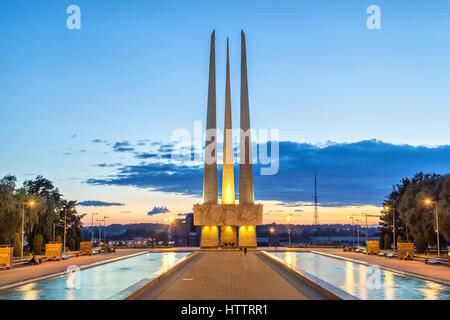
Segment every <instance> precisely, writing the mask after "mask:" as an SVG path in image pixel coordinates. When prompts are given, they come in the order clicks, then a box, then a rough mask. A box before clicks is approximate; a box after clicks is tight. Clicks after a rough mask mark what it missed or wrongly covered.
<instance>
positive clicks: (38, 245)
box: [33, 234, 44, 255]
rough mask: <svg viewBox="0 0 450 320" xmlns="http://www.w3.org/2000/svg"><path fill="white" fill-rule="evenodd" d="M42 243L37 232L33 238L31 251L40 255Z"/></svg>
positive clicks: (41, 238)
mask: <svg viewBox="0 0 450 320" xmlns="http://www.w3.org/2000/svg"><path fill="white" fill-rule="evenodd" d="M43 243H44V240H43V237H42V235H41V234H37V235H36V236H35V237H34V239H33V253H34V254H35V255H40V254H41V253H42V245H43Z"/></svg>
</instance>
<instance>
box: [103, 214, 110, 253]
mask: <svg viewBox="0 0 450 320" xmlns="http://www.w3.org/2000/svg"><path fill="white" fill-rule="evenodd" d="M108 218H109V217H106V216H104V217H103V238H104V239H105V241H104V242H105V246H106V219H108Z"/></svg>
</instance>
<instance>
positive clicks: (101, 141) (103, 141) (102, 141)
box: [91, 139, 106, 143]
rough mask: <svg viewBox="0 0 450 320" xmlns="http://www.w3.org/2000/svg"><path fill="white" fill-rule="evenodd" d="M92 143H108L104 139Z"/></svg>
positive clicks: (94, 140)
mask: <svg viewBox="0 0 450 320" xmlns="http://www.w3.org/2000/svg"><path fill="white" fill-rule="evenodd" d="M91 142H93V143H106V141H105V140H102V139H93V140H91Z"/></svg>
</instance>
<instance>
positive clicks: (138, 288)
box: [108, 251, 200, 300]
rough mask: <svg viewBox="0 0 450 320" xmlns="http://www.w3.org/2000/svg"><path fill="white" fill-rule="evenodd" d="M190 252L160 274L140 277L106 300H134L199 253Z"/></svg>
mask: <svg viewBox="0 0 450 320" xmlns="http://www.w3.org/2000/svg"><path fill="white" fill-rule="evenodd" d="M191 252H192V254H190V255H188V256H186V257H183V258H182V259H180V260H181V261H179V262H178V263H177V264H175V265H173V266H172V267H170V268H169V269H167V270H166V271H165V272H163V273H162V274H160V275H158V276H156V277H152V278H145V279H142V280H141V281H139V282H137V283H135V284H133V285H131V286H130V287H128V288H127V289H124V290H122V291H120V292H119V293H117V294H115V295H113V296H112V297H110V298H109V299H108V300H136V299H137V298H139V297H140V296H141V295H143V294H144V293H145V292H147V291H148V290H149V289H151V288H152V287H154V286H155V285H156V284H158V283H159V282H160V281H161V280H162V279H164V278H166V277H168V276H169V275H171V274H172V273H173V272H175V271H176V270H178V269H180V268H181V267H183V266H185V265H186V264H187V263H189V262H190V261H192V260H193V259H194V258H195V257H197V256H198V255H199V253H200V252H199V251H191ZM129 292H131V293H129Z"/></svg>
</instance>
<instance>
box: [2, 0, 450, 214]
mask: <svg viewBox="0 0 450 320" xmlns="http://www.w3.org/2000/svg"><path fill="white" fill-rule="evenodd" d="M71 4H76V5H78V6H80V8H81V30H68V29H67V28H66V19H67V17H68V14H66V8H67V6H69V5H71ZM371 4H376V5H379V6H380V8H381V24H382V29H381V30H373V31H370V30H368V29H367V28H366V19H367V14H366V8H367V7H368V6H369V5H371ZM449 9H450V3H449V2H448V1H438V0H435V1H432V2H431V1H362V0H359V1H325V0H324V1H312V0H311V1H276V2H275V1H227V2H218V1H136V0H133V1H127V2H125V1H118V0H117V1H113V0H108V1H106V0H103V1H101V0H98V1H78V0H72V1H62V0H60V1H20V0H19V1H11V0H5V1H2V2H1V3H0V28H1V29H2V32H1V33H0V41H1V43H2V50H0V63H1V68H2V72H1V73H0V86H1V88H2V90H1V91H0V105H1V107H0V118H1V119H2V120H3V121H2V126H1V127H0V134H1V136H2V139H1V140H0V148H1V149H2V150H3V152H2V157H0V174H1V175H5V174H8V173H12V174H15V175H17V177H18V178H19V180H24V179H29V178H33V177H34V176H35V175H37V174H42V175H44V176H46V177H48V178H50V179H52V180H54V181H55V183H56V185H58V186H59V187H60V189H61V191H62V192H63V193H64V194H65V195H66V196H67V197H70V198H73V199H77V200H79V201H103V202H105V203H119V204H124V206H110V205H108V206H104V207H86V208H85V209H86V210H94V209H95V210H97V209H99V208H102V210H109V211H105V212H108V213H109V212H111V215H112V216H113V217H114V218H113V219H116V221H123V222H125V221H127V222H128V221H129V220H133V219H135V220H136V221H144V220H145V219H162V218H163V217H164V214H177V213H179V212H189V211H191V210H192V203H194V202H196V201H197V202H198V201H199V200H198V188H199V187H200V188H201V181H202V177H201V170H200V171H198V170H197V171H195V170H194V169H192V168H191V169H192V171H191V174H190V175H188V176H184V174H185V171H183V168H180V167H174V168H173V170H175V172H176V175H175V176H173V177H178V178H180V179H179V181H180V182H181V184H182V185H181V186H180V185H178V184H177V183H176V182H173V184H172V185H168V186H167V185H166V184H167V182H166V180H163V181H159V180H158V179H156V178H155V177H153V178H152V177H150V178H149V177H148V176H146V174H147V173H148V170H149V166H150V167H151V168H152V170H154V168H155V165H156V166H157V168H158V163H157V164H155V163H154V162H152V163H151V164H149V163H148V162H144V163H142V161H146V160H148V159H142V158H138V156H137V154H136V153H133V152H132V151H135V152H138V153H144V152H148V150H149V149H151V144H152V143H161V144H166V143H168V142H169V141H170V135H171V132H172V131H173V130H174V129H176V128H186V129H188V130H193V123H194V121H198V120H203V121H204V120H205V117H206V95H207V77H208V59H209V36H210V33H211V31H212V30H213V29H215V30H216V59H217V106H218V109H217V112H218V119H217V120H218V125H219V127H221V126H222V124H223V116H222V115H223V105H224V103H223V102H224V91H225V90H224V85H225V83H224V82H225V74H224V72H225V54H226V52H225V48H226V37H230V54H231V81H232V88H231V89H232V107H233V123H234V124H235V125H236V124H238V123H239V112H238V111H239V68H240V61H239V59H240V56H239V54H240V39H239V35H240V30H241V29H244V30H245V32H246V36H247V58H248V72H249V90H250V110H251V123H252V126H253V127H254V128H256V129H259V128H269V129H270V128H277V129H280V138H281V140H283V141H285V144H282V146H284V147H287V146H291V148H293V150H294V151H293V150H291V149H290V148H284V149H283V148H282V149H281V150H280V152H284V153H281V154H280V156H281V158H282V160H281V162H280V174H279V175H278V176H276V177H272V178H273V179H274V180H267V179H269V178H268V177H257V176H256V177H255V192H256V196H257V197H258V195H259V197H260V199H259V200H261V201H268V202H267V206H266V207H267V208H271V210H274V211H277V210H285V209H284V208H285V206H284V205H283V204H281V205H280V204H279V203H280V202H282V203H285V202H287V203H291V202H296V201H297V202H298V201H300V202H307V201H308V199H309V198H310V196H311V193H312V192H311V190H310V188H311V181H312V180H311V179H309V177H311V176H312V174H313V173H312V172H311V171H312V170H313V167H316V166H319V165H318V163H317V161H318V160H320V162H321V167H320V166H319V168H318V170H319V173H321V179H320V182H321V183H322V188H323V189H321V192H323V197H322V201H323V205H324V208H323V211H324V215H325V216H324V220H325V219H326V214H327V212H329V215H330V216H333V217H335V216H336V217H338V216H339V214H337V213H336V214H334V213H333V212H331V211H330V210H332V209H330V208H332V206H336V208H342V206H347V207H350V206H356V207H357V206H361V205H364V206H373V205H377V204H378V205H379V203H380V202H381V200H382V197H383V195H384V194H385V193H386V192H389V188H390V186H391V185H392V184H395V183H397V182H398V181H399V180H400V178H401V177H402V176H404V175H411V174H413V173H414V172H417V171H420V170H426V171H436V172H438V173H448V172H449V165H448V160H447V159H448V149H447V148H448V147H445V146H446V145H448V144H449V141H450V130H449V129H448V119H449V115H450V111H449V110H450V109H449V107H450V105H449V104H450V90H448V88H449V87H450V76H449V74H450V59H449V57H450V41H448V38H449V35H450V20H449V19H448V12H449ZM94 139H99V140H102V141H105V142H93V141H92V140H94ZM373 139H377V140H376V141H375V140H373ZM143 140H145V143H144V144H141V145H140V146H136V145H138V144H139V141H141V142H142V141H143ZM328 141H332V142H334V143H337V145H335V146H334V147H333V144H332V143H329V142H328ZM380 141H382V142H380ZM124 142H128V143H129V144H131V145H132V146H133V148H135V149H136V150H126V149H127V148H130V147H129V146H126V145H120V144H121V143H124ZM116 143H119V145H117V146H116V148H113V147H114V145H115V144H116ZM318 145H319V146H321V148H320V149H316V148H319V147H318ZM324 145H325V146H327V147H325V148H323V146H324ZM292 146H293V147H292ZM361 146H362V147H361ZM418 146H427V147H436V146H441V147H436V148H435V149H433V148H431V149H430V148H422V147H418ZM355 147H358V148H357V150H362V152H363V154H358V155H357V156H355V155H356V153H355V152H356V151H355ZM359 147H361V148H359ZM119 148H125V149H123V150H122V152H121V151H120V149H119ZM333 148H334V149H333ZM283 150H284V151H283ZM295 150H300V151H298V153H296V152H295ZM301 150H303V151H304V150H313V152H312V153H308V155H310V156H311V158H307V159H305V162H301V161H295V159H297V157H302V158H301V159H303V155H302V154H301V152H302V151H301ZM320 150H321V151H320ZM333 150H339V152H341V153H342V156H340V157H339V158H338V161H341V163H345V168H342V166H339V165H337V162H336V161H337V160H336V158H335V156H334V155H332V154H329V153H327V151H329V152H331V151H333ZM155 152H156V153H159V154H162V153H163V152H162V151H161V150H158V148H156V149H155ZM373 152H378V153H377V155H378V156H377V157H373V156H372V155H373ZM283 154H284V155H285V161H283ZM287 159H289V160H287ZM355 159H359V162H357V164H359V166H357V170H356V171H352V170H348V169H347V168H348V167H350V168H353V166H354V165H355V162H354V160H355ZM102 164H103V166H102ZM166 165H167V164H165V163H163V162H161V163H159V170H160V171H158V170H156V173H157V174H158V176H159V177H164V168H163V167H164V166H166ZM283 165H285V167H283ZM136 166H142V168H143V169H142V170H144V178H143V179H144V182H145V183H144V184H142V183H134V184H123V183H122V184H120V183H111V181H115V182H118V181H119V180H120V179H119V178H121V176H120V175H121V172H122V171H121V170H125V169H127V168H128V169H130V168H133V169H136V168H135V167H136ZM287 168H292V170H295V172H296V173H298V174H299V175H298V176H296V175H289V174H287V173H286V169H287ZM374 168H379V170H375V169H374ZM152 172H153V171H152ZM333 172H338V174H339V177H340V178H339V179H341V180H339V181H341V183H343V184H345V186H346V187H344V188H339V187H338V186H337V185H336V181H338V180H336V179H335V178H333V175H332V173H333ZM283 174H284V175H283ZM287 176H291V177H293V178H292V180H286V177H287ZM145 177H146V178H145ZM300 177H304V179H303V178H302V179H301V178H300ZM140 178H141V179H140V181H142V176H141V177H140ZM184 178H186V179H187V180H183V179H184ZM117 179H119V180H117ZM333 179H335V180H333ZM371 179H372V180H371ZM274 181H279V182H286V183H288V184H292V185H294V187H293V188H292V190H291V191H292V192H287V191H286V189H287V186H283V185H281V187H280V188H281V189H280V188H279V189H278V191H279V192H271V191H269V192H264V191H265V190H266V186H267V185H276V184H274V183H273V182H274ZM368 181H372V182H374V183H373V184H372V183H369V182H368ZM94 182H95V183H94ZM183 183H184V185H183ZM365 183H369V186H368V187H367V188H366V189H365V188H364V187H363V185H364V184H365ZM355 185H356V186H358V187H357V188H356V190H355V188H354V186H355ZM149 187H150V188H151V189H149ZM167 188H168V189H167ZM167 190H170V191H171V192H173V193H167V192H166V191H167ZM282 190H284V191H283V192H282ZM338 191H340V192H338ZM286 193H288V194H289V195H288V196H286ZM296 194H298V198H296ZM270 195H272V196H270ZM350 195H351V196H350ZM271 197H272V198H273V199H271ZM270 201H272V202H270ZM283 201H284V202H283ZM269 202H270V203H269ZM325 206H326V207H327V208H325ZM330 206H331V207H330ZM161 207H167V208H168V210H169V213H167V212H165V213H164V212H162V214H161V215H151V216H148V212H150V211H152V210H153V209H154V208H161ZM152 208H153V209H152ZM308 208H309V207H308V206H306V207H301V208H300V209H298V210H304V211H305V214H304V215H303V217H302V218H301V219H300V221H304V222H305V223H308V222H309V219H310V213H309V211H308V210H309V209H308ZM111 210H112V211H111ZM114 210H115V211H114ZM327 210H328V211H327ZM336 210H338V209H336ZM339 210H341V209H339ZM348 210H350V208H349V209H348ZM352 210H360V209H357V208H356V209H352ZM374 210H375V209H374ZM121 212H124V213H122V214H121ZM125 212H126V213H125ZM339 212H340V211H339ZM342 214H343V215H344V213H342ZM274 219H275V218H274ZM336 220H338V218H336ZM145 221H147V220H145ZM267 221H270V216H268V218H267Z"/></svg>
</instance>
